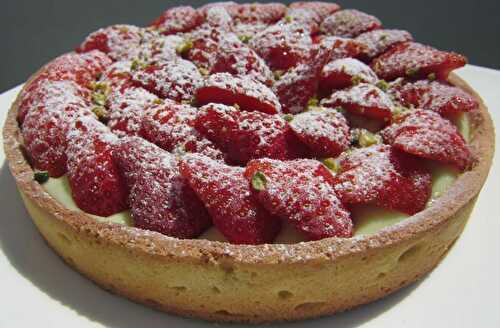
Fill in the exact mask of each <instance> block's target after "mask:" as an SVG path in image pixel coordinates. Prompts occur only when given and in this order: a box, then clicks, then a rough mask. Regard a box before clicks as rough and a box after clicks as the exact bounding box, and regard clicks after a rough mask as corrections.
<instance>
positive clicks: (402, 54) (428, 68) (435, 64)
mask: <svg viewBox="0 0 500 328" xmlns="http://www.w3.org/2000/svg"><path fill="white" fill-rule="evenodd" d="M466 63H467V58H465V57H464V56H462V55H459V54H456V53H454V52H446V51H441V50H437V49H435V48H433V47H430V46H426V45H423V44H420V43H415V42H405V43H401V44H398V45H396V46H394V47H393V48H392V49H390V50H389V51H387V52H386V53H384V54H382V55H380V56H379V57H377V58H375V59H374V60H373V61H372V63H371V66H372V68H373V70H374V71H375V73H377V75H378V76H379V77H380V78H381V79H384V80H387V81H390V80H394V79H396V78H398V77H408V78H412V79H418V78H426V77H428V76H429V75H434V76H435V77H436V78H437V79H439V80H446V79H447V78H448V74H449V73H450V72H451V71H453V70H454V69H457V68H460V67H462V66H464V65H465V64H466Z"/></svg>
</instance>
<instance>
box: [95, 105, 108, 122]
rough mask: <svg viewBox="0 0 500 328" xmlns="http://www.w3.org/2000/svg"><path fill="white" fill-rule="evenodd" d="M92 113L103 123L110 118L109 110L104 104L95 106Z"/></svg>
mask: <svg viewBox="0 0 500 328" xmlns="http://www.w3.org/2000/svg"><path fill="white" fill-rule="evenodd" d="M92 113H94V114H95V116H97V118H98V119H99V121H101V122H103V123H107V122H108V120H109V116H108V111H107V110H106V108H104V107H103V106H95V107H94V108H92Z"/></svg>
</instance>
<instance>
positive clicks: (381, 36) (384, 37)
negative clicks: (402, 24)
mask: <svg viewBox="0 0 500 328" xmlns="http://www.w3.org/2000/svg"><path fill="white" fill-rule="evenodd" d="M388 37H389V36H388V35H387V34H386V33H383V34H381V35H380V38H379V40H380V41H384V40H386V39H387V38H388Z"/></svg>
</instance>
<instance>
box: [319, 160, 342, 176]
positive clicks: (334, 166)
mask: <svg viewBox="0 0 500 328" xmlns="http://www.w3.org/2000/svg"><path fill="white" fill-rule="evenodd" d="M322 162H323V164H324V165H325V166H326V167H327V168H328V169H330V171H333V172H335V173H337V172H338V171H340V163H339V162H338V161H337V160H335V159H334V158H331V157H329V158H325V159H324V160H323V161H322Z"/></svg>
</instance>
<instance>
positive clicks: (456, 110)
mask: <svg viewBox="0 0 500 328" xmlns="http://www.w3.org/2000/svg"><path fill="white" fill-rule="evenodd" d="M389 92H390V94H391V95H392V96H393V97H394V98H395V99H397V100H398V101H400V102H401V103H402V104H403V105H404V106H408V107H415V108H423V109H427V110H432V111H434V112H436V113H439V114H440V115H441V116H445V117H454V116H456V115H459V114H461V113H464V112H470V111H474V110H477V109H478V108H479V103H478V101H477V100H476V99H474V97H473V96H471V95H470V94H468V93H467V92H465V91H463V90H462V89H460V88H457V87H455V86H453V85H451V84H449V83H447V82H441V81H428V80H420V81H416V82H408V83H404V84H402V85H399V84H396V85H394V86H393V87H392V88H391V89H390V90H389Z"/></svg>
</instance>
